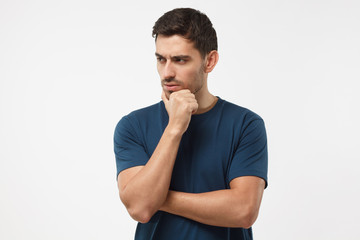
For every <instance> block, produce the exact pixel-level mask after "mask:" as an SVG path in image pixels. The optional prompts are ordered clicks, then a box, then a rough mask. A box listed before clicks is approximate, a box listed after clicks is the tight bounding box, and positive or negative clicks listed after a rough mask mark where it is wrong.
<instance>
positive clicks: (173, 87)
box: [164, 84, 180, 92]
mask: <svg viewBox="0 0 360 240" xmlns="http://www.w3.org/2000/svg"><path fill="white" fill-rule="evenodd" d="M164 88H165V89H166V90H167V91H172V92H174V91H178V90H180V85H175V84H165V85H164Z"/></svg>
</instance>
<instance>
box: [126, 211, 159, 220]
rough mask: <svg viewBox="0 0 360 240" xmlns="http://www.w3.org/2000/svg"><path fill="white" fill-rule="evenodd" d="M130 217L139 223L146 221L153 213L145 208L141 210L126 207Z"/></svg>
mask: <svg viewBox="0 0 360 240" xmlns="http://www.w3.org/2000/svg"><path fill="white" fill-rule="evenodd" d="M127 210H128V212H129V214H130V216H131V218H132V219H134V220H135V221H138V222H140V223H148V222H149V221H150V219H151V217H152V216H153V214H152V213H151V212H150V211H147V210H141V209H136V208H135V209H133V208H128V209H127Z"/></svg>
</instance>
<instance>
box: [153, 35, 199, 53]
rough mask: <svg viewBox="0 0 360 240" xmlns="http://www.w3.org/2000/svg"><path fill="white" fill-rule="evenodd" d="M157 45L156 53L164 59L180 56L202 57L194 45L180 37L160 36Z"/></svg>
mask: <svg viewBox="0 0 360 240" xmlns="http://www.w3.org/2000/svg"><path fill="white" fill-rule="evenodd" d="M155 45H156V53H158V54H160V55H162V56H164V57H167V56H169V57H171V56H179V55H188V56H192V57H200V52H199V51H198V50H197V49H196V48H195V47H194V43H193V42H191V41H190V40H188V39H186V38H184V37H182V36H180V35H172V36H164V35H158V37H157V39H156V44H155Z"/></svg>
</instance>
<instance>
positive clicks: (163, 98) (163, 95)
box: [161, 90, 169, 106]
mask: <svg viewBox="0 0 360 240" xmlns="http://www.w3.org/2000/svg"><path fill="white" fill-rule="evenodd" d="M161 99H162V100H163V101H164V104H165V106H166V105H167V104H168V102H169V99H167V97H166V94H165V92H164V90H163V91H162V94H161Z"/></svg>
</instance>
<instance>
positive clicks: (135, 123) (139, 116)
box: [116, 101, 165, 130]
mask: <svg viewBox="0 0 360 240" xmlns="http://www.w3.org/2000/svg"><path fill="white" fill-rule="evenodd" d="M164 109H165V106H164V103H163V102H162V101H160V102H158V103H155V104H152V105H150V106H147V107H144V108H140V109H137V110H134V111H132V112H130V113H129V114H127V115H125V116H123V117H122V118H121V119H120V121H119V122H118V123H117V125H116V129H122V128H127V129H129V128H132V129H134V130H137V129H138V128H139V126H141V125H142V124H144V123H145V122H147V121H151V119H154V118H156V117H157V116H159V114H161V112H163V110H164Z"/></svg>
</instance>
